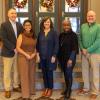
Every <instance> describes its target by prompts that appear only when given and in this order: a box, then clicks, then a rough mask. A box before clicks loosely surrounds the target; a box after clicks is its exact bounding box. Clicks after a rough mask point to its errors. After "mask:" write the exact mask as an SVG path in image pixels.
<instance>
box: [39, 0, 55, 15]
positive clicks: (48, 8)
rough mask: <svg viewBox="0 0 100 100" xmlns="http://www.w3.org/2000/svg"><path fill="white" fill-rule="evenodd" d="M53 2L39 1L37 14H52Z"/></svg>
mask: <svg viewBox="0 0 100 100" xmlns="http://www.w3.org/2000/svg"><path fill="white" fill-rule="evenodd" d="M54 8H55V0H44V1H43V0H39V12H50V13H51V12H54V11H55V10H54Z"/></svg>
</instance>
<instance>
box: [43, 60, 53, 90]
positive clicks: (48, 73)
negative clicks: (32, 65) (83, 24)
mask: <svg viewBox="0 0 100 100" xmlns="http://www.w3.org/2000/svg"><path fill="white" fill-rule="evenodd" d="M42 66H43V67H42V73H43V81H44V87H45V88H49V89H52V88H53V70H49V69H48V65H47V60H42Z"/></svg>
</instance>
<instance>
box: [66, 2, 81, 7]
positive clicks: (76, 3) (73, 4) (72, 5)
mask: <svg viewBox="0 0 100 100" xmlns="http://www.w3.org/2000/svg"><path fill="white" fill-rule="evenodd" d="M66 2H67V3H68V5H69V6H70V7H76V6H77V5H78V3H79V0H66Z"/></svg>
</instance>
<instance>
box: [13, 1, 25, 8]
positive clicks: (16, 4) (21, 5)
mask: <svg viewBox="0 0 100 100" xmlns="http://www.w3.org/2000/svg"><path fill="white" fill-rule="evenodd" d="M14 3H15V6H16V7H17V8H24V7H25V6H26V4H27V0H14Z"/></svg>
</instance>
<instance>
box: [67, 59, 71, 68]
mask: <svg viewBox="0 0 100 100" xmlns="http://www.w3.org/2000/svg"><path fill="white" fill-rule="evenodd" d="M70 66H72V60H70V59H69V60H68V62H67V67H70Z"/></svg>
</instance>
